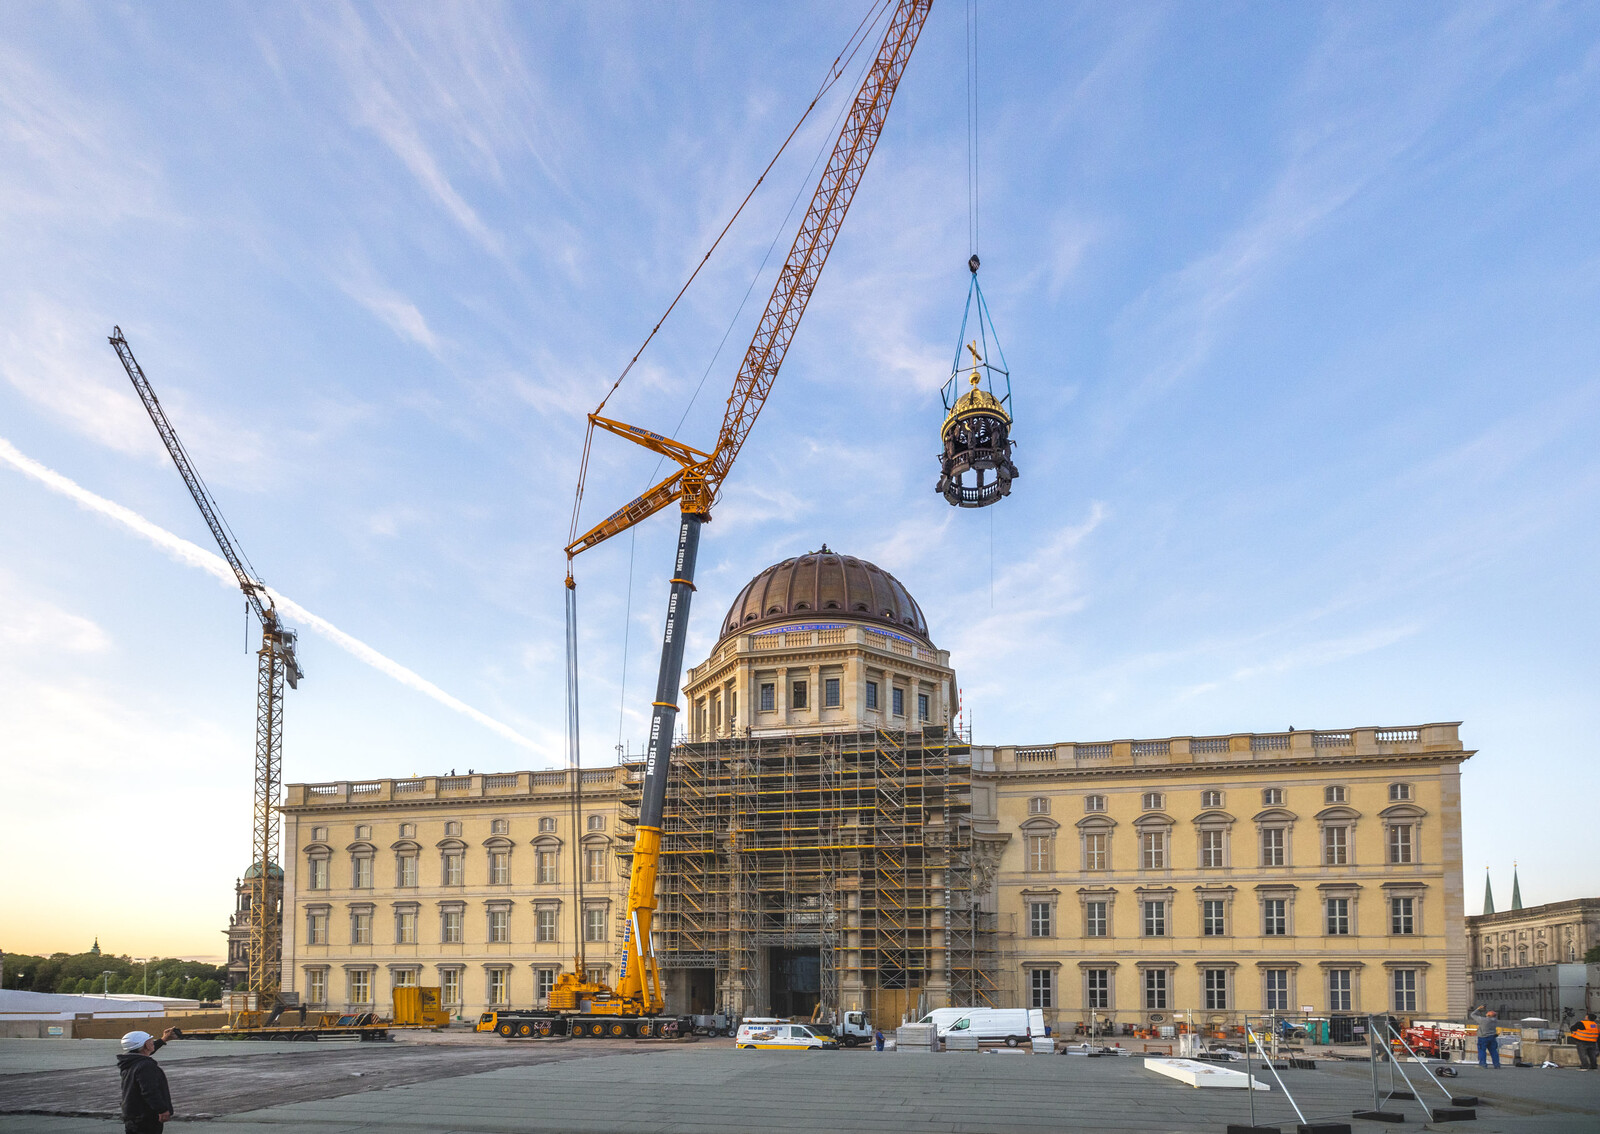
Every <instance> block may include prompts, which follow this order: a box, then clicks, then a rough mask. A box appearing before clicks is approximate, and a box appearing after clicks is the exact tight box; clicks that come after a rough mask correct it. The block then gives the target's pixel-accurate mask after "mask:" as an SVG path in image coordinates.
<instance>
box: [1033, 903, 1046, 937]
mask: <svg viewBox="0 0 1600 1134" xmlns="http://www.w3.org/2000/svg"><path fill="white" fill-rule="evenodd" d="M1028 936H1029V937H1049V936H1050V903H1049V902H1029V903H1028Z"/></svg>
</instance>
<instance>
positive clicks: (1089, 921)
mask: <svg viewBox="0 0 1600 1134" xmlns="http://www.w3.org/2000/svg"><path fill="white" fill-rule="evenodd" d="M1106 928H1107V927H1106V903H1105V902H1084V903H1083V935H1084V936H1085V937H1105V936H1106Z"/></svg>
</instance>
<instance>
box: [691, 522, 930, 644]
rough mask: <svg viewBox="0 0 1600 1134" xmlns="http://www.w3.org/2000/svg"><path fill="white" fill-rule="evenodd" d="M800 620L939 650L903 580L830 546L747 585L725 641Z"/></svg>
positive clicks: (727, 623)
mask: <svg viewBox="0 0 1600 1134" xmlns="http://www.w3.org/2000/svg"><path fill="white" fill-rule="evenodd" d="M797 615H798V616H801V617H804V616H807V615H810V616H812V617H815V618H816V619H817V620H818V621H828V620H832V619H838V618H848V619H851V620H853V621H860V622H875V623H879V624H880V625H881V626H882V627H883V629H885V630H888V629H891V628H893V629H894V630H895V631H897V632H899V633H902V634H912V635H915V636H916V637H917V638H920V639H921V640H922V641H924V642H927V643H928V644H929V645H930V646H931V645H932V644H933V643H932V642H931V641H929V639H928V623H927V620H926V619H924V618H923V617H922V608H921V607H920V606H918V605H917V600H916V599H914V598H912V597H911V592H910V591H908V590H906V589H905V587H904V586H903V585H902V584H901V582H900V580H899V579H896V578H895V577H894V576H893V575H891V574H889V572H887V571H885V570H884V569H883V568H881V567H879V566H878V565H877V564H875V563H868V562H867V561H866V560H865V559H857V558H856V557H855V556H854V555H840V554H839V553H838V552H837V551H830V550H828V545H827V544H823V545H822V550H821V551H813V552H808V553H807V554H805V555H800V556H796V557H795V558H793V559H785V560H784V561H783V562H782V563H776V564H774V565H773V566H771V567H768V568H767V569H766V570H765V571H763V572H761V574H759V575H757V576H756V577H755V578H754V579H751V580H750V582H749V583H747V584H745V588H744V590H742V591H740V592H739V597H738V598H736V599H734V600H733V605H732V606H731V607H729V608H728V614H727V617H725V618H724V619H723V620H722V634H721V637H722V638H726V637H728V635H730V634H738V633H741V632H743V631H747V630H751V629H754V628H756V627H759V626H763V625H766V624H769V623H774V622H778V621H782V620H789V619H793V618H794V617H795V616H797ZM719 640H720V639H719Z"/></svg>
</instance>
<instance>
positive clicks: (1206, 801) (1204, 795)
mask: <svg viewBox="0 0 1600 1134" xmlns="http://www.w3.org/2000/svg"><path fill="white" fill-rule="evenodd" d="M1200 806H1201V807H1221V806H1222V793H1221V792H1220V791H1203V792H1201V793H1200Z"/></svg>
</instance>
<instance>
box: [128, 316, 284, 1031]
mask: <svg viewBox="0 0 1600 1134" xmlns="http://www.w3.org/2000/svg"><path fill="white" fill-rule="evenodd" d="M110 341H111V345H112V346H113V347H114V348H115V349H116V352H117V357H118V358H120V359H121V360H122V368H123V369H124V370H126V371H127V372H128V379H129V380H130V381H131V382H132V383H133V388H134V390H136V391H137V392H138V394H139V400H140V401H141V402H143V403H144V408H145V410H146V412H148V413H149V414H150V420H151V421H152V422H154V423H155V427H156V432H157V433H159V434H160V435H161V443H162V444H163V445H165V446H166V447H167V453H168V454H169V455H171V457H172V463H173V464H175V465H177V466H178V475H180V476H181V477H183V483H184V485H185V486H186V487H187V488H188V489H189V495H190V496H192V497H194V502H195V505H196V506H197V507H198V508H199V509H200V515H201V516H202V517H203V518H204V519H205V522H206V526H207V527H208V528H210V529H211V535H212V537H213V538H214V539H215V540H216V541H217V548H218V549H219V550H220V551H221V552H222V557H223V558H224V559H226V560H227V561H228V566H229V567H231V568H233V575H234V578H235V579H237V580H238V582H239V589H240V590H241V591H243V592H244V597H245V601H246V602H247V603H248V604H249V606H250V609H251V610H252V611H253V612H254V613H255V616H256V620H257V621H259V622H260V623H261V648H260V649H259V650H257V651H256V659H257V667H256V771H255V794H254V804H253V808H252V815H253V823H252V828H251V836H250V853H251V858H250V871H251V873H252V874H253V875H254V877H253V878H251V879H250V883H251V887H250V969H249V985H248V991H250V992H253V993H255V994H256V998H257V999H256V1007H257V1010H258V1011H260V1012H266V1011H268V1010H269V1009H271V1008H272V1007H273V1002H274V1001H275V1000H276V999H277V997H278V987H279V983H280V981H281V979H282V973H281V971H280V969H281V962H282V955H283V923H282V920H281V918H282V914H281V910H280V909H279V901H280V900H281V887H279V891H278V894H277V895H275V894H274V892H273V887H272V885H271V880H270V876H271V872H272V871H274V870H281V867H280V865H279V862H278V845H279V824H278V812H277V806H278V790H279V783H280V779H281V775H282V770H283V686H284V683H285V682H287V683H288V685H289V688H291V689H296V688H298V687H299V685H300V678H301V677H303V676H304V674H303V673H302V672H301V670H300V662H299V659H298V658H297V657H296V656H295V632H294V631H293V630H291V629H289V628H288V627H287V626H285V625H284V624H283V621H282V619H280V618H279V617H278V611H277V609H276V608H275V607H274V606H273V602H272V594H271V592H269V591H268V590H267V588H266V584H264V583H262V582H261V580H260V578H259V577H258V576H257V575H256V573H255V570H254V568H252V567H251V566H250V561H249V560H248V559H246V558H245V557H244V555H243V554H241V553H240V551H239V549H238V548H237V547H236V546H235V545H234V539H233V533H232V531H231V530H230V529H229V528H228V525H227V523H226V522H225V521H224V520H223V519H222V514H221V512H220V511H219V510H218V508H217V502H216V501H215V500H213V499H212V497H211V492H210V490H209V489H207V488H206V484H205V481H203V480H201V479H200V474H199V473H198V472H196V471H195V468H194V462H193V461H191V460H190V459H189V454H188V451H187V450H185V449H184V447H183V442H182V441H180V440H179V439H178V432H177V430H175V429H174V428H173V427H172V422H171V421H170V420H168V418H167V411H166V410H165V409H163V408H162V406H161V401H160V399H158V398H157V397H156V392H155V390H154V389H153V388H152V387H151V385H150V380H149V379H148V378H146V377H145V376H144V370H143V369H142V368H141V367H140V366H139V362H138V360H137V359H135V358H134V357H133V351H132V350H131V349H130V348H129V347H128V340H127V339H125V338H123V336H122V328H121V327H114V328H113V329H112V334H111V339H110Z"/></svg>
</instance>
